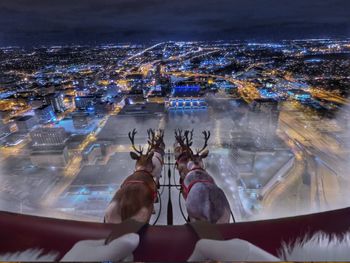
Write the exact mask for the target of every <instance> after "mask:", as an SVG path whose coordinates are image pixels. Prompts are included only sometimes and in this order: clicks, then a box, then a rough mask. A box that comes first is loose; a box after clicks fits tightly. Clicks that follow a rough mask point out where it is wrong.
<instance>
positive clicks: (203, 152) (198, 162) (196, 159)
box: [187, 131, 210, 170]
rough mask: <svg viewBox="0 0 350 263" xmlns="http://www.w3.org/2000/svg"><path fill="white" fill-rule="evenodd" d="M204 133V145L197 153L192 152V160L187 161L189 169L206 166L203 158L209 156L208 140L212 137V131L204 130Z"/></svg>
mask: <svg viewBox="0 0 350 263" xmlns="http://www.w3.org/2000/svg"><path fill="white" fill-rule="evenodd" d="M202 134H203V135H204V146H203V147H202V149H197V150H196V153H193V151H191V152H192V155H191V158H190V159H191V160H190V161H189V162H188V163H187V168H188V169H189V170H191V169H194V168H204V163H203V159H204V158H207V157H208V154H209V150H208V149H207V147H208V140H209V138H210V131H203V132H202Z"/></svg>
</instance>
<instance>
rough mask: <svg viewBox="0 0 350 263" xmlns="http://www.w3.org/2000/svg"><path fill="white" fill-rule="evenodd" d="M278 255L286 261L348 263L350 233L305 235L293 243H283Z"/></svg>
mask: <svg viewBox="0 0 350 263" xmlns="http://www.w3.org/2000/svg"><path fill="white" fill-rule="evenodd" d="M279 255H280V258H281V259H284V260H287V261H350V232H346V233H344V234H343V235H335V234H332V235H329V234H326V233H324V232H321V231H320V232H317V233H315V234H314V235H313V236H312V237H310V236H309V235H306V236H305V237H303V238H299V239H297V240H296V242H295V243H292V244H290V243H288V244H287V243H283V244H282V248H281V250H280V251H279Z"/></svg>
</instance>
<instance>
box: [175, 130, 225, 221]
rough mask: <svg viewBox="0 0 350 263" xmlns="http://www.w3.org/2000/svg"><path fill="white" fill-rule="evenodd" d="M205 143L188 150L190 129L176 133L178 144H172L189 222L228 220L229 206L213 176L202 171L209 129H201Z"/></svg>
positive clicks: (191, 136)
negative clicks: (200, 146)
mask: <svg viewBox="0 0 350 263" xmlns="http://www.w3.org/2000/svg"><path fill="white" fill-rule="evenodd" d="M203 135H204V140H205V142H204V146H203V147H202V149H198V150H197V151H196V153H194V152H193V151H192V149H191V146H192V143H193V142H192V138H193V131H185V133H184V135H182V132H181V131H177V132H175V138H176V141H177V143H178V145H176V146H175V149H174V152H175V158H176V167H177V169H178V171H179V173H180V178H181V179H180V181H181V186H182V194H183V197H184V198H185V200H186V208H187V213H188V216H189V219H190V221H196V220H201V221H207V222H210V223H229V221H230V205H229V203H228V200H227V198H226V196H225V194H224V192H223V191H222V189H220V188H219V187H218V186H217V185H216V184H215V181H214V179H213V178H212V177H211V176H210V175H209V173H208V172H207V171H206V170H205V167H204V162H203V159H204V158H206V157H207V156H208V154H209V151H208V149H207V146H208V140H209V138H210V132H206V131H204V132H203Z"/></svg>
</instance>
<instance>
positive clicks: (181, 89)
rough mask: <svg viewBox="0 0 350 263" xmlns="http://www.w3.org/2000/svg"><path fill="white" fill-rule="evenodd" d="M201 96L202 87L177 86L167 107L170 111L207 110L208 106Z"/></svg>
mask: <svg viewBox="0 0 350 263" xmlns="http://www.w3.org/2000/svg"><path fill="white" fill-rule="evenodd" d="M201 96H202V94H201V88H200V86H176V87H174V88H173V89H172V92H171V96H170V98H169V100H168V102H167V103H166V106H167V108H168V109H169V110H186V109H207V108H208V104H207V102H206V100H205V99H204V98H203V97H201Z"/></svg>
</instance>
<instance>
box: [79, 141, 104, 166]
mask: <svg viewBox="0 0 350 263" xmlns="http://www.w3.org/2000/svg"><path fill="white" fill-rule="evenodd" d="M100 157H102V149H101V145H100V144H98V143H94V144H91V145H89V146H88V147H87V148H86V149H85V151H84V152H83V160H84V162H86V163H88V164H95V163H96V161H97V159H98V158H100Z"/></svg>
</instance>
